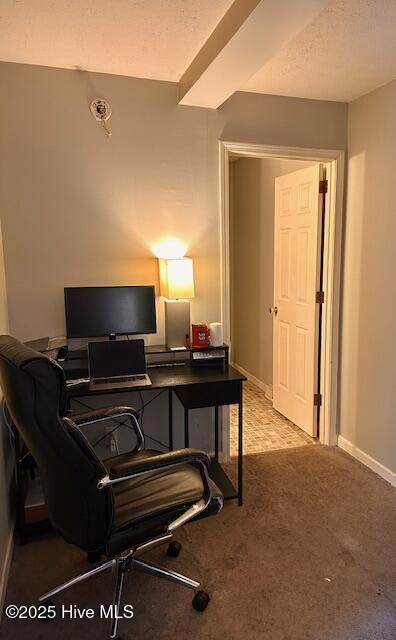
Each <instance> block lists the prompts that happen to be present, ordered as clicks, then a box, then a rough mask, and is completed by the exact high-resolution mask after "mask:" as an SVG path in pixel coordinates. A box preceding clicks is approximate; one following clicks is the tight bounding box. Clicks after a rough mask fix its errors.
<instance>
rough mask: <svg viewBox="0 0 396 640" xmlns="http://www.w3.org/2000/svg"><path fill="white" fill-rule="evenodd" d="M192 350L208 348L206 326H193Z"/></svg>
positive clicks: (207, 330) (207, 329)
mask: <svg viewBox="0 0 396 640" xmlns="http://www.w3.org/2000/svg"><path fill="white" fill-rule="evenodd" d="M192 338H193V344H192V346H193V349H205V348H206V347H208V346H209V327H208V326H207V325H206V324H193V326H192Z"/></svg>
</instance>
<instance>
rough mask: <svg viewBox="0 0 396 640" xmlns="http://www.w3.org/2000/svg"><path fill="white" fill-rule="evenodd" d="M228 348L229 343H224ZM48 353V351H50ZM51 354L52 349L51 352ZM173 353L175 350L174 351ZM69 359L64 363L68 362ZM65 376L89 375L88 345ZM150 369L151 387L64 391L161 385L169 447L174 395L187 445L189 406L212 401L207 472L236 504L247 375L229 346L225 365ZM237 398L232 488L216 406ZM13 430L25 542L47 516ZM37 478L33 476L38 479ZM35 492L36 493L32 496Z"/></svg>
mask: <svg viewBox="0 0 396 640" xmlns="http://www.w3.org/2000/svg"><path fill="white" fill-rule="evenodd" d="M29 346H31V347H32V348H34V349H36V350H37V351H43V352H44V351H46V350H47V348H48V338H45V339H42V340H41V341H34V342H32V343H30V344H29ZM227 349H228V348H227ZM50 353H51V352H50ZM146 354H147V355H150V354H152V355H154V356H155V357H158V356H161V355H165V356H167V357H169V353H168V350H167V349H166V348H165V347H148V348H147V349H146ZM51 355H52V354H51ZM172 357H173V356H172ZM67 365H68V366H67ZM64 368H65V374H66V379H68V378H69V379H73V378H74V379H75V378H80V377H81V378H85V377H87V376H88V371H87V357H86V351H79V352H73V355H72V357H71V358H70V360H69V361H68V363H67V364H66V366H65V367H64ZM148 372H149V375H150V378H151V381H152V385H150V386H149V387H147V386H145V387H134V389H133V390H131V389H130V388H129V389H116V390H114V391H108V390H107V391H98V390H95V391H90V389H89V384H87V383H83V384H80V385H77V386H71V387H68V397H69V399H70V400H72V399H73V398H75V399H76V400H78V398H83V397H85V398H89V397H90V396H91V397H93V396H95V397H96V396H100V395H108V394H109V393H117V394H119V393H131V391H132V392H133V391H138V392H142V393H144V392H145V391H153V390H156V389H157V390H159V391H163V392H164V393H167V395H168V428H169V430H168V432H169V441H168V446H169V450H172V449H173V444H174V442H173V397H174V395H176V397H177V398H178V399H179V401H180V402H181V404H182V406H183V408H184V444H185V446H186V447H188V446H189V442H190V425H189V411H190V410H191V409H198V408H205V407H214V409H215V451H214V456H213V457H212V459H211V465H210V469H209V473H210V476H211V477H212V478H213V480H214V481H215V482H216V484H217V485H218V487H219V488H220V489H221V491H222V493H223V495H224V498H225V499H226V500H228V499H238V504H239V505H241V504H242V500H243V466H242V465H243V458H242V453H243V451H242V447H243V422H242V409H243V407H242V404H243V382H244V381H245V380H246V378H245V376H243V375H241V374H240V373H239V372H238V371H236V370H235V369H234V368H233V367H231V366H229V365H228V351H227V358H226V364H225V366H224V367H219V368H214V367H202V366H201V367H193V366H191V364H190V363H188V362H187V363H186V364H184V365H183V366H173V367H163V366H162V367H159V366H150V368H149V370H148ZM231 404H237V405H238V461H237V468H238V474H237V479H238V486H237V489H235V488H234V486H233V484H232V482H231V481H230V479H229V478H228V476H227V474H226V473H225V471H224V469H223V468H222V466H221V465H220V462H219V407H221V406H226V405H231ZM14 432H15V458H16V478H17V505H16V507H17V509H16V511H17V533H18V538H19V543H20V544H24V543H25V542H26V541H27V533H28V526H29V525H31V524H39V523H40V522H42V521H44V520H46V519H47V518H48V515H47V509H46V506H45V504H44V502H43V499H42V496H41V497H40V488H39V487H37V486H36V484H37V483H36V481H35V480H34V477H35V474H34V466H33V465H32V462H33V461H32V460H31V458H30V456H29V451H28V449H27V447H26V445H24V444H23V442H22V441H21V439H20V437H19V433H18V431H17V430H14ZM29 475H30V476H31V478H30V487H29V488H27V487H26V484H27V479H28V477H29ZM36 480H37V479H36ZM31 489H32V490H33V495H34V500H33V504H34V506H33V508H32V509H29V510H27V511H26V509H25V501H26V493H27V491H28V490H29V492H30V493H31V491H30V490H31ZM36 494H37V495H38V498H37V499H36V498H35V496H36Z"/></svg>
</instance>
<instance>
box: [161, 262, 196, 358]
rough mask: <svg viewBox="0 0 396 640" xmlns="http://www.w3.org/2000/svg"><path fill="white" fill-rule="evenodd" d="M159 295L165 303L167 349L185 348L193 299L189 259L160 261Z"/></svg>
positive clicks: (192, 274) (191, 264) (191, 269)
mask: <svg viewBox="0 0 396 640" xmlns="http://www.w3.org/2000/svg"><path fill="white" fill-rule="evenodd" d="M160 278H161V294H162V295H163V296H164V297H165V298H167V300H166V301H165V339H166V346H167V347H168V348H169V349H173V350H177V349H181V348H183V347H185V346H186V336H188V338H190V327H191V323H190V298H193V297H194V273H193V261H192V259H191V258H172V259H166V260H160Z"/></svg>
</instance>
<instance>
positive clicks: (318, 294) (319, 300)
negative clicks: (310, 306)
mask: <svg viewBox="0 0 396 640" xmlns="http://www.w3.org/2000/svg"><path fill="white" fill-rule="evenodd" d="M315 302H317V303H318V304H323V303H324V291H317V292H316V295H315Z"/></svg>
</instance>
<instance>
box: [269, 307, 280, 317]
mask: <svg viewBox="0 0 396 640" xmlns="http://www.w3.org/2000/svg"><path fill="white" fill-rule="evenodd" d="M269 312H270V316H272V315H274V316H277V315H278V307H270V310H269Z"/></svg>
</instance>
